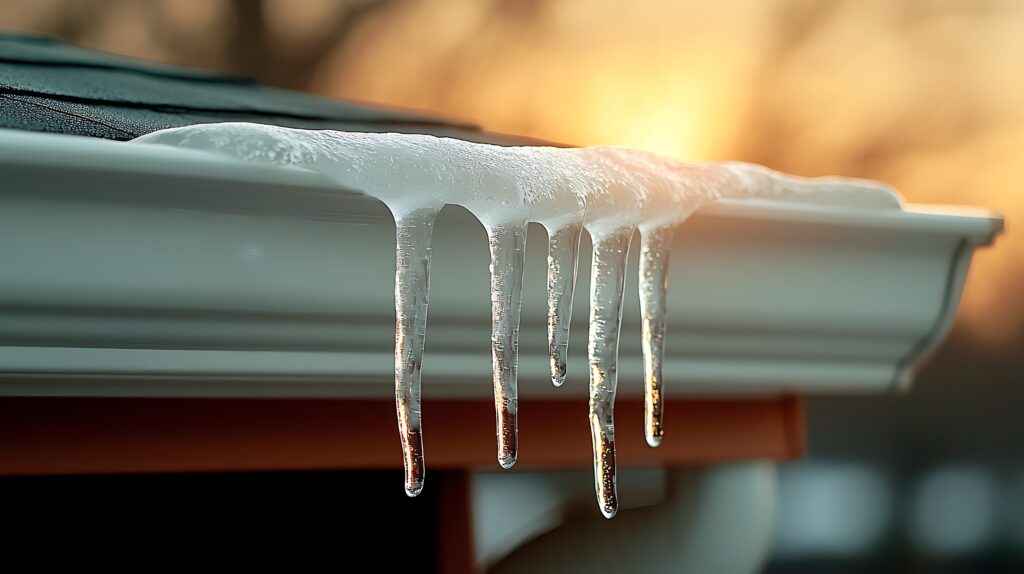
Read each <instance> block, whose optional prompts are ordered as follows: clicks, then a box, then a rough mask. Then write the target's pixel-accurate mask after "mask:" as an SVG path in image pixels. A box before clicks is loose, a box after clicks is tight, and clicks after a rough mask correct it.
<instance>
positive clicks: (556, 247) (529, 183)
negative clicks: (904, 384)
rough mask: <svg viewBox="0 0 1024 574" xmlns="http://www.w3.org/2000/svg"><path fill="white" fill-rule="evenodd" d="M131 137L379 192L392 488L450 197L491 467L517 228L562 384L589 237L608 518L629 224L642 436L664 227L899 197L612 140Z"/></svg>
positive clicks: (658, 404) (511, 324)
mask: <svg viewBox="0 0 1024 574" xmlns="http://www.w3.org/2000/svg"><path fill="white" fill-rule="evenodd" d="M135 141H136V142H143V143H153V144H165V145H173V146H181V147H188V148H194V149H200V150H206V151H210V152H215V153H219V154H225V155H229V156H233V157H235V158H237V159H241V160H244V161H248V162H259V163H269V164H278V165H290V166H298V167H302V168H306V169H310V170H314V171H318V172H320V173H322V174H324V175H326V176H327V177H329V178H331V179H332V180H333V181H335V182H336V183H337V184H338V185H339V186H340V187H343V188H346V189H353V190H358V191H361V192H364V193H367V194H369V195H372V196H375V197H377V198H379V199H380V200H382V201H383V202H384V203H385V204H386V205H387V206H388V208H389V209H390V210H391V213H392V214H393V215H394V218H395V226H396V244H397V245H396V270H395V314H396V322H395V324H396V329H395V403H396V409H397V413H398V427H399V434H400V437H401V441H402V450H403V453H404V463H405V490H406V493H407V494H408V495H410V496H415V495H416V494H418V493H419V492H420V490H422V488H423V476H424V469H425V466H424V460H423V438H422V427H421V421H420V381H421V377H420V367H421V364H422V360H423V343H424V336H425V332H426V320H427V304H428V292H429V284H430V238H431V232H432V229H433V223H434V219H435V217H436V216H437V214H438V212H439V211H440V210H441V208H442V207H444V206H445V205H447V204H457V205H461V206H463V207H465V208H467V209H468V210H469V211H470V212H471V213H473V214H474V215H475V216H476V217H477V218H478V219H479V220H480V222H481V223H482V224H483V226H484V228H485V229H486V231H487V237H488V246H489V250H490V258H491V261H490V274H491V361H492V379H493V385H494V404H495V418H496V424H497V443H498V463H499V464H500V465H501V466H502V467H504V468H509V467H511V466H512V465H513V464H515V461H516V456H517V422H516V420H517V412H518V397H517V391H516V368H517V363H518V356H517V355H518V348H519V315H520V304H521V300H522V286H523V265H524V262H523V259H524V256H525V255H524V254H525V251H524V248H525V243H526V230H527V224H528V223H529V222H531V221H533V222H537V223H540V224H542V225H543V226H544V227H545V228H546V230H547V232H548V238H549V239H548V241H549V246H548V280H547V288H548V347H549V351H550V360H551V381H552V383H553V384H554V385H555V386H560V385H561V384H562V383H563V381H564V380H565V370H566V352H567V348H568V335H569V321H570V313H571V308H572V297H573V288H574V285H575V280H576V268H577V254H578V249H579V240H580V235H581V233H582V230H583V229H586V230H587V232H588V233H589V234H590V236H591V239H592V242H593V261H592V265H591V292H590V333H589V344H588V354H589V363H590V428H591V436H592V438H593V447H594V480H595V487H596V491H597V499H598V506H599V507H600V510H601V512H602V513H603V514H604V516H606V517H608V518H611V517H612V516H614V514H615V512H616V509H617V506H618V502H617V499H616V486H615V427H614V414H613V409H614V402H615V390H616V386H617V362H618V348H619V343H618V338H619V330H620V324H621V320H622V299H623V290H624V281H625V277H626V272H627V270H626V257H627V254H628V252H629V248H630V242H631V239H632V237H633V234H634V232H636V231H639V232H640V250H641V257H640V303H641V312H642V321H643V323H642V336H643V341H642V348H643V356H644V391H645V392H644V396H645V401H644V403H645V429H644V433H645V437H646V440H647V443H648V444H649V445H650V446H652V447H655V446H658V444H659V443H660V442H661V438H662V434H663V432H664V429H663V401H664V393H663V389H662V375H661V363H662V356H663V353H664V341H665V330H666V301H665V298H666V291H667V267H668V261H669V247H670V245H671V242H672V232H673V229H674V227H675V226H677V225H679V224H680V223H682V222H683V221H684V220H685V219H686V218H687V217H688V216H689V215H690V214H691V213H692V212H693V211H694V210H695V209H697V208H698V207H700V206H701V205H704V204H706V203H709V202H712V201H715V200H717V199H720V198H765V199H781V200H789V201H809V202H817V203H831V204H836V205H840V206H846V207H854V208H865V209H876V208H881V209H885V208H899V207H900V199H899V196H898V195H897V194H896V193H895V192H893V191H892V190H890V189H888V188H887V187H885V186H883V185H882V184H879V183H876V182H868V181H860V180H851V179H844V178H819V179H804V178H796V177H791V176H786V175H783V174H780V173H778V172H774V171H772V170H769V169H767V168H764V167H761V166H757V165H751V164H744V163H692V162H681V161H677V160H674V159H670V158H667V157H663V156H660V155H657V154H653V153H647V152H642V151H637V150H631V149H624V148H615V147H593V148H569V149H562V148H552V147H502V146H495V145H488V144H478V143H471V142H466V141H463V140H458V139H450V138H438V137H434V136H428V135H411V134H395V133H386V134H381V133H353V132H338V131H327V130H324V131H312V130H300V129H292V128H282V127H276V126H268V125H260V124H249V123H219V124H204V125H194V126H188V127H183V128H173V129H168V130H162V131H158V132H154V133H151V134H148V135H146V136H143V137H140V138H138V139H136V140H135Z"/></svg>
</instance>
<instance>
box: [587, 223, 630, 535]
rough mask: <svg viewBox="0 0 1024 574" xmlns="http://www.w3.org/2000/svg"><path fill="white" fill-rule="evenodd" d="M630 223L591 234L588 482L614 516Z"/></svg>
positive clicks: (607, 514)
mask: <svg viewBox="0 0 1024 574" xmlns="http://www.w3.org/2000/svg"><path fill="white" fill-rule="evenodd" d="M633 231H634V229H633V228H632V227H629V228H624V229H617V230H613V231H611V232H609V233H607V234H605V235H601V236H598V237H593V243H594V251H593V260H592V263H591V271H590V341H589V345H588V349H587V350H588V353H589V355H590V435H591V438H592V439H593V442H594V486H595V488H596V489H597V503H598V506H599V507H600V509H601V514H604V516H605V518H611V517H613V516H615V512H616V511H617V510H618V507H619V501H618V497H617V494H616V486H615V481H616V479H615V417H614V409H615V387H616V384H617V382H618V360H619V329H620V327H621V326H622V296H623V292H624V290H625V280H626V257H627V256H628V254H629V243H630V240H631V239H632V237H633Z"/></svg>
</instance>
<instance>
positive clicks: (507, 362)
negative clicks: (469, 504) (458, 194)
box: [487, 221, 527, 468]
mask: <svg viewBox="0 0 1024 574" xmlns="http://www.w3.org/2000/svg"><path fill="white" fill-rule="evenodd" d="M526 229H527V227H526V222H525V221H523V222H516V223H508V224H500V225H495V226H492V227H488V229H487V240H488V245H489V247H490V252H491V265H490V267H491V368H492V378H493V381H494V415H495V420H496V423H497V438H498V464H500V465H501V467H502V468H511V467H512V465H514V464H515V463H516V457H517V455H518V450H519V447H518V443H519V437H518V432H519V424H518V419H517V417H518V413H519V391H518V389H517V381H516V377H517V370H518V364H519V314H520V310H521V309H522V299H523V270H524V260H525V257H526Z"/></svg>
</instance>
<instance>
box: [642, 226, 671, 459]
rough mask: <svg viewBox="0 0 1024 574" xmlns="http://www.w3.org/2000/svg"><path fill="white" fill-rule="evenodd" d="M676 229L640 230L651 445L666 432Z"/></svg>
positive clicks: (647, 423) (647, 425) (646, 404)
mask: <svg viewBox="0 0 1024 574" xmlns="http://www.w3.org/2000/svg"><path fill="white" fill-rule="evenodd" d="M672 234H673V229H672V227H671V226H669V225H664V226H660V227H655V228H653V229H650V230H645V231H641V234H640V315H641V330H642V334H641V336H642V341H641V346H642V348H643V355H644V438H645V439H646V440H647V444H648V445H649V446H651V447H657V446H658V445H660V444H661V437H662V435H663V434H664V433H665V427H664V421H663V418H662V415H663V413H664V408H665V405H664V400H665V394H664V390H663V388H662V384H663V381H662V378H661V364H662V360H663V359H664V356H665V328H666V325H667V318H668V313H667V306H666V301H665V299H666V292H667V291H668V261H669V248H670V246H671V244H672Z"/></svg>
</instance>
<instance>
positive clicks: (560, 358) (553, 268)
mask: <svg viewBox="0 0 1024 574" xmlns="http://www.w3.org/2000/svg"><path fill="white" fill-rule="evenodd" d="M582 230H583V224H582V223H570V224H569V225H565V226H563V227H560V228H558V229H556V230H548V236H549V239H548V352H549V356H550V359H551V383H552V384H553V385H555V386H556V387H560V386H562V383H564V382H565V370H566V367H565V365H566V361H567V356H568V354H569V325H570V323H571V322H572V299H573V292H574V290H575V288H576V269H577V266H578V262H579V252H580V235H581V232H582Z"/></svg>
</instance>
